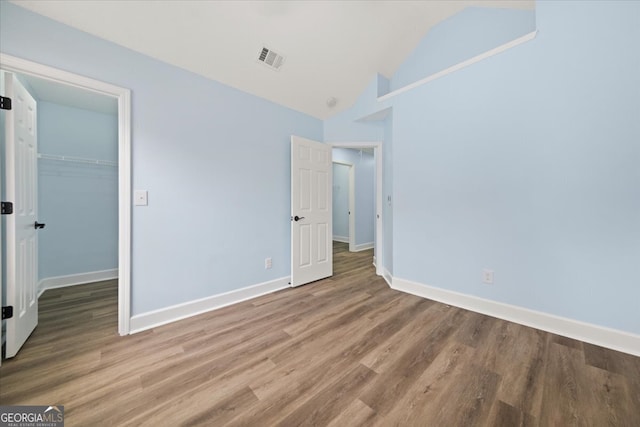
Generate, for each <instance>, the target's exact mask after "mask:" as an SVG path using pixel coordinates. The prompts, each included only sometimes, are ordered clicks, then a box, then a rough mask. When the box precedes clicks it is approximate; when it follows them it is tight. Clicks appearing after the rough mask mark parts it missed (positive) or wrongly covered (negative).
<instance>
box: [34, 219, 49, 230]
mask: <svg viewBox="0 0 640 427" xmlns="http://www.w3.org/2000/svg"><path fill="white" fill-rule="evenodd" d="M45 225H47V224H41V223H39V222H38V221H36V223H35V224H33V227H34V228H35V229H36V230H38V229H39V228H44V226H45Z"/></svg>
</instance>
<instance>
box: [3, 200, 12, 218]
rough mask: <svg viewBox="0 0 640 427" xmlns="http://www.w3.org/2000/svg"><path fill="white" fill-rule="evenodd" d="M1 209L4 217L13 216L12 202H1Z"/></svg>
mask: <svg viewBox="0 0 640 427" xmlns="http://www.w3.org/2000/svg"><path fill="white" fill-rule="evenodd" d="M0 207H1V208H0V211H1V212H2V215H11V214H12V213H13V203H11V202H0Z"/></svg>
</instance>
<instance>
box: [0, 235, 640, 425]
mask: <svg viewBox="0 0 640 427" xmlns="http://www.w3.org/2000/svg"><path fill="white" fill-rule="evenodd" d="M335 246H336V247H335V254H334V261H335V268H334V271H335V275H334V277H332V278H329V279H325V280H322V281H318V282H315V283H311V284H309V285H306V286H302V287H300V288H294V289H287V290H283V291H280V292H276V293H274V294H270V295H267V296H263V297H260V298H257V299H254V300H251V301H246V302H242V303H240V304H237V305H234V306H231V307H226V308H223V309H220V310H217V311H213V312H210V313H206V314H202V315H199V316H196V317H192V318H189V319H186V320H182V321H179V322H175V323H172V324H169V325H165V326H162V327H158V328H155V329H153V330H149V331H145V332H142V333H139V334H135V335H131V336H126V337H120V336H118V335H117V332H116V330H117V313H116V308H117V304H116V301H117V284H116V283H115V282H114V281H109V282H101V283H96V284H91V285H83V286H76V287H71V288H63V289H55V290H49V291H47V292H45V294H44V295H43V296H42V297H41V299H40V323H39V325H38V327H37V328H36V330H35V332H34V333H33V335H32V337H31V338H30V339H29V341H28V342H27V344H26V345H25V347H24V348H23V349H22V351H21V352H20V353H19V354H18V356H17V357H16V358H14V359H11V360H6V361H3V364H2V367H0V403H1V404H3V405H15V404H40V405H48V404H61V405H64V406H65V415H66V423H67V424H66V425H67V426H100V425H107V426H119V425H135V426H138V425H154V426H156V425H198V424H201V425H209V426H222V425H229V426H271V425H282V426H298V425H318V426H320V425H322V426H324V425H330V426H341V427H342V426H360V425H362V426H538V425H539V426H573V425H576V426H610V425H613V426H638V425H640V358H638V357H634V356H630V355H627V354H623V353H618V352H615V351H612V350H607V349H603V348H600V347H596V346H593V345H590V344H586V343H582V342H579V341H575V340H571V339H568V338H563V337H560V336H556V335H552V334H548V333H546V332H541V331H538V330H535V329H531V328H527V327H524V326H520V325H517V324H514V323H510V322H506V321H502V320H498V319H495V318H492V317H488V316H483V315H480V314H477V313H473V312H469V311H465V310H462V309H458V308H455V307H449V306H446V305H443V304H440V303H436V302H433V301H429V300H425V299H421V298H418V297H415V296H412V295H407V294H403V293H400V292H396V291H394V290H391V289H390V288H389V287H388V286H387V284H386V283H385V282H384V280H383V279H381V278H379V277H377V276H375V272H374V268H373V266H372V265H371V261H372V251H364V252H358V253H353V254H352V253H349V252H348V251H347V250H346V245H345V244H336V245H335Z"/></svg>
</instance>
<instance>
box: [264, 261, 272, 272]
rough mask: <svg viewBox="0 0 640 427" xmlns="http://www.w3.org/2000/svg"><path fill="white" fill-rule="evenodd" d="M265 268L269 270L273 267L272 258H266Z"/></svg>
mask: <svg viewBox="0 0 640 427" xmlns="http://www.w3.org/2000/svg"><path fill="white" fill-rule="evenodd" d="M264 268H265V269H267V270H268V269H270V268H271V258H265V259H264Z"/></svg>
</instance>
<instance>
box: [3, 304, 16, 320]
mask: <svg viewBox="0 0 640 427" xmlns="http://www.w3.org/2000/svg"><path fill="white" fill-rule="evenodd" d="M12 317H13V306H12V305H7V306H5V307H2V320H4V319H11V318H12Z"/></svg>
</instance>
